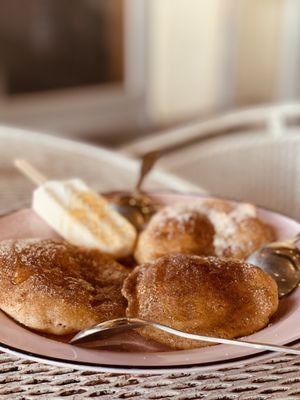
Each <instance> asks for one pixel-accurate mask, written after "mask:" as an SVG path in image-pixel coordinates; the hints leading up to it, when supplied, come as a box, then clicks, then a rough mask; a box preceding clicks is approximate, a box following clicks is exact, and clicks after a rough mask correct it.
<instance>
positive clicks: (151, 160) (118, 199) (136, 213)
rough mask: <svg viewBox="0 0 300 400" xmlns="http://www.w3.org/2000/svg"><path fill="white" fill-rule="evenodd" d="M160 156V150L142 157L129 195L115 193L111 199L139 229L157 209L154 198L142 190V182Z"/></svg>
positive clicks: (115, 206) (115, 207) (114, 205)
mask: <svg viewBox="0 0 300 400" xmlns="http://www.w3.org/2000/svg"><path fill="white" fill-rule="evenodd" d="M158 156H159V152H158V151H151V152H149V153H146V154H145V155H144V156H143V158H142V163H141V168H140V173H139V177H138V180H137V183H136V185H135V187H134V190H133V192H132V193H131V194H129V195H115V196H114V197H112V198H111V199H110V201H111V205H112V207H113V208H114V209H115V210H116V211H118V212H119V213H120V214H122V215H123V216H124V217H125V218H127V219H128V220H129V221H130V222H131V223H132V224H133V225H134V226H135V227H136V228H137V230H138V231H140V230H141V229H143V227H144V226H145V224H146V223H147V222H148V221H149V219H150V218H151V217H152V215H153V214H154V213H155V212H156V211H157V208H156V206H155V204H154V203H153V200H152V199H151V198H150V197H149V196H148V195H147V194H145V193H144V192H142V189H141V188H142V184H143V182H144V180H145V178H146V176H147V175H148V174H149V172H150V171H151V169H152V168H153V166H154V164H155V162H156V161H157V159H158Z"/></svg>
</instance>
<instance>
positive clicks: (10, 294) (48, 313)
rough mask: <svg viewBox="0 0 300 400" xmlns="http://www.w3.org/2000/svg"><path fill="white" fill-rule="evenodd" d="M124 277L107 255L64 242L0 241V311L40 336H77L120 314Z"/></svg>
mask: <svg viewBox="0 0 300 400" xmlns="http://www.w3.org/2000/svg"><path fill="white" fill-rule="evenodd" d="M127 275H128V272H127V269H126V268H125V267H123V266H122V265H120V264H119V263H117V262H116V261H114V260H113V259H112V258H111V257H110V256H107V255H104V254H102V253H101V252H100V251H98V250H89V249H83V248H80V247H77V246H74V245H71V244H68V243H67V242H65V241H63V240H50V239H44V240H42V239H19V240H7V241H2V242H1V243H0V308H1V310H3V311H4V312H6V313H7V314H8V315H10V316H11V317H12V318H14V319H15V320H16V321H18V322H19V323H21V324H23V325H25V326H27V327H29V328H33V329H36V330H38V331H41V332H45V333H51V334H56V335H63V334H68V333H73V332H77V331H79V330H81V329H85V328H87V327H90V326H92V325H94V324H97V323H100V322H102V321H105V320H108V319H112V318H118V317H122V316H124V315H125V309H126V301H125V299H124V298H123V296H122V294H121V288H122V284H123V281H124V279H125V278H126V277H127Z"/></svg>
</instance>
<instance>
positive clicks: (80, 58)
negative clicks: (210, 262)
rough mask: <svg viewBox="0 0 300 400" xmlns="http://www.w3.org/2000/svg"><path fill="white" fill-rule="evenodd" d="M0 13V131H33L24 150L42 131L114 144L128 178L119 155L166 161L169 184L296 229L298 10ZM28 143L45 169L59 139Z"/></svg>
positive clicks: (75, 7)
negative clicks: (245, 204) (277, 215)
mask: <svg viewBox="0 0 300 400" xmlns="http://www.w3.org/2000/svg"><path fill="white" fill-rule="evenodd" d="M0 10H1V11H0V128H1V125H12V126H15V127H22V128H27V129H28V131H27V132H25V131H24V132H23V133H22V135H21V133H20V132H19V133H18V132H17V133H16V136H15V139H14V140H17V141H18V143H19V142H20V143H21V137H22V138H24V136H30V131H38V132H42V133H43V132H45V133H50V134H53V135H56V136H58V137H62V138H71V139H76V140H77V139H78V140H80V141H86V142H90V143H93V144H97V145H98V146H99V147H98V149H102V150H103V147H100V146H106V147H107V146H110V147H112V148H113V149H115V150H118V151H119V153H115V154H117V158H116V163H117V164H118V168H119V170H121V169H122V168H123V170H124V164H125V163H126V162H125V161H126V159H125V158H124V159H123V164H122V165H121V162H119V161H118V157H120V156H119V154H120V152H122V153H123V155H125V156H126V157H127V156H133V157H137V158H139V157H141V156H142V155H143V154H144V153H147V152H148V151H151V150H155V149H159V150H161V151H162V153H163V157H161V158H160V160H159V163H158V165H159V166H160V167H161V168H162V169H164V170H165V171H167V172H168V173H172V174H173V175H172V178H171V177H170V176H168V177H166V176H165V177H164V182H167V181H171V180H172V182H175V181H176V179H178V178H179V179H182V180H181V181H180V185H182V186H181V187H187V186H186V185H184V184H183V181H184V182H188V183H191V184H192V185H193V186H192V189H191V190H192V191H194V190H196V189H195V188H198V189H200V190H202V191H204V192H208V193H213V194H217V195H220V196H224V197H229V198H235V199H240V200H246V201H251V202H254V203H256V204H259V205H263V206H266V207H271V208H274V209H276V210H278V211H282V212H285V213H288V214H290V215H292V216H297V217H300V135H299V132H300V131H299V123H300V103H299V99H300V1H299V0H263V1H262V0H239V1H235V0H210V1H206V0H109V1H108V0H77V1H76V2H75V1H74V2H70V1H69V0H26V6H24V4H23V5H22V7H20V1H19V0H0ZM0 130H1V129H0ZM4 130H5V129H4ZM4 130H3V129H2V131H3V135H6V137H8V136H9V135H10V133H9V132H8V130H7V129H6V130H5V132H4ZM11 135H12V134H11ZM20 135H21V136H20ZM30 137H31V136H30ZM3 140H4V139H2V141H1V145H0V146H2V147H3V148H2V153H3V154H4V156H5V157H6V158H7V164H6V167H5V168H7V171H10V170H9V167H8V166H9V165H10V164H11V156H8V155H6V150H5V149H4V144H3V143H5V142H4V141H3ZM7 140H8V139H7ZM12 140H13V139H12ZM28 140H29V137H28ZM30 140H31V141H32V146H33V147H32V151H31V153H30V154H31V155H30V156H28V157H33V156H32V154H34V157H35V160H36V163H37V165H40V166H41V167H43V164H45V163H46V162H45V161H44V159H45V154H46V153H47V151H50V150H49V146H50V144H49V141H48V142H47V144H46V142H45V149H44V150H42V144H41V143H40V141H39V144H38V145H36V140H37V139H36V138H35V137H33V136H32V137H31V139H30ZM51 140H52V139H51ZM56 140H58V139H56ZM6 143H9V142H8V141H6ZM24 143H25V142H24V140H23V139H22V144H20V145H19V146H20V149H21V148H22V149H23V154H20V156H24V148H25V147H24V146H25V144H24ZM37 146H38V147H37ZM63 146H64V145H63V143H62V142H61V141H60V142H57V148H56V150H55V151H54V150H53V154H54V155H55V157H56V158H57V153H58V150H57V149H61V148H62V147H63ZM68 146H69V147H70V146H71V144H68ZM6 147H10V145H9V144H7V145H6ZM37 148H38V149H39V151H37ZM11 152H13V150H11ZM20 152H21V150H20ZM88 152H89V159H90V160H91V170H93V171H94V170H95V168H94V165H93V158H92V156H91V154H92V151H91V150H89V151H88ZM21 153H22V152H21ZM69 153H70V152H69ZM3 154H2V155H1V158H3ZM12 154H13V157H15V153H12ZM28 154H29V153H28ZM105 154H106V155H105V159H106V160H108V159H110V158H112V155H111V154H110V155H108V154H107V153H105ZM54 155H53V157H54ZM9 157H10V158H9ZM74 157H75V156H74ZM76 157H77V156H76ZM61 158H62V163H61V164H60V165H67V162H66V156H65V155H64V156H62V157H61ZM77 159H78V158H76V160H77ZM32 160H33V158H32ZM102 160H103V158H102ZM104 164H105V163H104ZM104 164H103V165H104ZM49 165H50V162H48V166H49ZM54 165H55V163H52V161H51V166H54ZM105 165H106V164H105ZM3 168H4V167H3ZM65 168H66V167H60V168H57V170H56V171H55V176H58V174H59V172H60V171H61V174H62V175H66V170H65ZM70 168H73V169H70V171H71V170H72V171H75V169H74V168H75V166H74V162H73V161H72V163H71V162H70ZM76 168H77V169H78V171H79V172H80V174H83V171H84V168H83V167H82V166H81V165H80V163H78V166H77V167H76ZM107 170H108V167H107V166H106V167H105V168H103V174H102V177H103V176H107V180H108V181H109V179H110V177H109V176H108V174H107ZM72 173H74V172H72ZM76 173H77V170H76ZM10 174H11V172H8V173H7V175H10ZM77 174H78V173H77ZM94 175H95V181H97V179H98V175H97V174H96V171H94ZM130 175H132V174H131V173H128V176H129V177H130V179H132V177H131V176H130ZM120 176H121V175H120ZM3 179H4V178H3ZM16 179H17V178H16ZM101 182H102V183H103V178H102V181H101ZM116 182H117V181H116ZM118 182H121V183H122V182H124V180H123V178H122V179H120V180H118ZM176 182H177V183H178V181H176ZM108 183H109V182H108ZM6 185H7V186H6V187H10V181H7V183H6ZM118 185H120V183H118ZM116 186H117V184H116ZM119 187H120V186H119ZM188 187H189V188H191V186H188ZM22 190H23V189H22ZM20 191H21V189H20ZM10 196H13V193H12V192H11V194H10ZM10 198H11V197H9V199H10ZM9 201H10V200H9Z"/></svg>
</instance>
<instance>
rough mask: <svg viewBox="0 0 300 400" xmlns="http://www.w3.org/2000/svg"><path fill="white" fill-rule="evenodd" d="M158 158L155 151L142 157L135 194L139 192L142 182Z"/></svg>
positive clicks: (157, 153)
mask: <svg viewBox="0 0 300 400" xmlns="http://www.w3.org/2000/svg"><path fill="white" fill-rule="evenodd" d="M158 156H159V151H157V150H155V151H150V152H149V153H146V154H145V155H144V156H143V158H142V164H141V169H140V175H139V179H138V181H137V183H136V186H135V189H134V191H135V193H139V192H140V191H141V187H142V184H143V182H144V179H145V177H146V176H147V175H148V173H149V172H150V171H151V169H152V168H153V166H154V164H155V162H156V161H157V159H158Z"/></svg>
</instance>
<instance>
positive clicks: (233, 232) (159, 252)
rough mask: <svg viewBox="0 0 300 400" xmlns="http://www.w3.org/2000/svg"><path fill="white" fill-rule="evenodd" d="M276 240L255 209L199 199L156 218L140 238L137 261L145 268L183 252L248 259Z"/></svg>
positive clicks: (174, 207)
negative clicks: (161, 258) (147, 264)
mask: <svg viewBox="0 0 300 400" xmlns="http://www.w3.org/2000/svg"><path fill="white" fill-rule="evenodd" d="M275 239H276V237H275V233H274V230H273V228H272V227H270V226H268V225H267V224H265V223H264V222H263V221H261V220H260V219H259V218H258V216H257V210H256V208H255V207H254V206H253V205H251V204H244V203H237V204H236V203H233V202H229V201H225V200H218V199H214V200H209V199H203V200H201V199H199V200H198V201H197V202H196V203H194V204H187V205H185V204H175V205H173V206H167V207H165V208H163V209H162V210H161V211H159V212H158V213H157V214H155V215H154V216H153V218H152V219H151V221H150V223H149V224H148V226H147V227H146V229H145V230H144V231H143V232H142V233H141V234H140V236H139V238H138V242H137V246H136V250H135V258H136V260H137V261H138V263H140V264H142V263H145V262H150V261H152V260H155V259H157V258H159V257H161V256H163V255H166V254H170V253H176V252H180V253H187V254H196V255H205V256H206V255H214V256H218V257H229V258H237V259H246V258H247V257H248V256H249V255H250V254H251V253H253V252H254V251H255V250H256V249H258V248H259V247H261V246H263V245H264V244H266V243H269V242H271V241H273V240H275Z"/></svg>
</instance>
